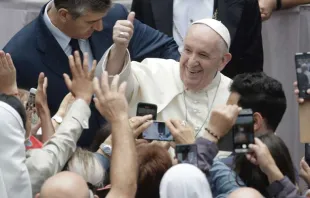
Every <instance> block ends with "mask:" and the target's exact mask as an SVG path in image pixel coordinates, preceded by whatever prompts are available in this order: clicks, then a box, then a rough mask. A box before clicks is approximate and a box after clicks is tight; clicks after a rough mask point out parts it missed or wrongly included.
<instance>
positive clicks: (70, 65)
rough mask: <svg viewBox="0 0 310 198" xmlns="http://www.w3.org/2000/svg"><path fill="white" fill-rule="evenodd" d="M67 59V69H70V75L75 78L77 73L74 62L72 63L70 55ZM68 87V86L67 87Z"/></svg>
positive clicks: (72, 59) (72, 58)
mask: <svg viewBox="0 0 310 198" xmlns="http://www.w3.org/2000/svg"><path fill="white" fill-rule="evenodd" d="M68 59H69V67H70V71H71V73H72V76H77V74H78V72H77V70H76V66H75V61H74V57H73V56H72V55H70V56H69V57H68ZM67 86H68V85H67Z"/></svg>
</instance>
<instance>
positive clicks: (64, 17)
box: [57, 8, 72, 23]
mask: <svg viewBox="0 0 310 198" xmlns="http://www.w3.org/2000/svg"><path fill="white" fill-rule="evenodd" d="M57 12H58V17H59V19H60V21H61V22H63V23H65V22H67V21H68V20H69V19H71V18H72V17H71V15H70V13H69V11H68V10H67V9H64V8H60V9H59V10H58V11H57Z"/></svg>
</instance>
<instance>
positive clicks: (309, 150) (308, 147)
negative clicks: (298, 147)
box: [305, 143, 310, 166]
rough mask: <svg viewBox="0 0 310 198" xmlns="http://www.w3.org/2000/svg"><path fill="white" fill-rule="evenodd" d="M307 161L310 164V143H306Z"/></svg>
mask: <svg viewBox="0 0 310 198" xmlns="http://www.w3.org/2000/svg"><path fill="white" fill-rule="evenodd" d="M305 161H306V162H307V164H308V165H309V166H310V143H306V144H305Z"/></svg>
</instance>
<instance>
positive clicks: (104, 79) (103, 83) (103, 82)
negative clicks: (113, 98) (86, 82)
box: [98, 71, 109, 94]
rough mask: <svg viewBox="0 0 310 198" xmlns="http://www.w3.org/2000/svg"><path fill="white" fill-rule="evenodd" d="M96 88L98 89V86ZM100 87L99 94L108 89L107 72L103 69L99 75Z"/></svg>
mask: <svg viewBox="0 0 310 198" xmlns="http://www.w3.org/2000/svg"><path fill="white" fill-rule="evenodd" d="M98 85H99V84H98ZM98 88H99V89H100V87H98ZM101 89H102V92H101V91H100V94H104V93H107V92H108V91H109V82H108V72H106V71H104V72H103V73H102V76H101Z"/></svg>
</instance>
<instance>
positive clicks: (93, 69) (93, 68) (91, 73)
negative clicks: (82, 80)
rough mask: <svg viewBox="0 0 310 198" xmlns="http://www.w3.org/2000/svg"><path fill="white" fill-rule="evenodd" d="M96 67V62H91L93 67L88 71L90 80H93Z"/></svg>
mask: <svg viewBox="0 0 310 198" xmlns="http://www.w3.org/2000/svg"><path fill="white" fill-rule="evenodd" d="M96 67H97V61H96V60H93V65H92V67H91V70H90V73H89V78H90V79H94V77H95V71H96Z"/></svg>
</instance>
